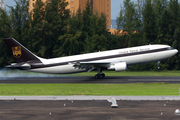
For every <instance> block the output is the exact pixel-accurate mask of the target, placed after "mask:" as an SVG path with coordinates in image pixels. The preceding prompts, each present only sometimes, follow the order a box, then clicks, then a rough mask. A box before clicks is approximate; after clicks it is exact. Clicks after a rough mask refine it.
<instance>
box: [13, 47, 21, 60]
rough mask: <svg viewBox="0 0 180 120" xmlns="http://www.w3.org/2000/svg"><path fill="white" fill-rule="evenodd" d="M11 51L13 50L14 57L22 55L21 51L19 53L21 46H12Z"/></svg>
mask: <svg viewBox="0 0 180 120" xmlns="http://www.w3.org/2000/svg"><path fill="white" fill-rule="evenodd" d="M12 52H13V56H14V57H15V58H19V57H21V55H22V53H21V46H16V47H12Z"/></svg>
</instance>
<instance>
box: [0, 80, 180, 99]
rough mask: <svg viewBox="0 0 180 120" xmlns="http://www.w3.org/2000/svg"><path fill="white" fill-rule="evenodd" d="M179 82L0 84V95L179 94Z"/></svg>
mask: <svg viewBox="0 0 180 120" xmlns="http://www.w3.org/2000/svg"><path fill="white" fill-rule="evenodd" d="M179 88H180V85H179V84H166V83H146V84H143V83H137V84H0V95H3V96H6V95H10V96H11V95H19V96H20V95H21V96H22V95H28V96H33V95H35V96H36V95H60V96H61V95H133V96H135V95H140V96H147V95H148V96H154V95H167V96H177V95H179Z"/></svg>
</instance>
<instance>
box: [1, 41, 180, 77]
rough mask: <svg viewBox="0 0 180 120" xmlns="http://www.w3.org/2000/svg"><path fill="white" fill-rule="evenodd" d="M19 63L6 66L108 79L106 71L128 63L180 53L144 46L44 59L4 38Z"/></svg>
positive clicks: (164, 46)
mask: <svg viewBox="0 0 180 120" xmlns="http://www.w3.org/2000/svg"><path fill="white" fill-rule="evenodd" d="M3 41H4V43H5V44H6V46H7V48H8V49H9V50H10V51H11V53H12V55H13V57H14V58H15V61H16V63H11V65H8V66H6V67H8V68H12V69H20V70H28V71H31V72H38V73H49V74H70V73H79V72H90V71H93V70H97V74H96V75H95V78H100V79H102V78H104V77H105V74H104V73H102V71H103V70H110V71H116V72H120V71H126V70H127V68H128V66H131V65H137V64H143V63H150V62H156V61H158V62H159V61H161V60H164V59H167V58H169V57H172V56H174V55H175V54H176V53H178V50H177V49H174V48H172V47H171V46H168V45H159V44H156V45H144V46H138V47H130V48H123V49H116V50H108V51H99V52H94V53H88V54H80V55H73V56H66V57H59V58H51V59H44V58H41V57H38V56H36V55H34V54H33V53H32V52H31V51H29V50H28V49H27V48H25V47H24V46H23V45H21V44H20V43H19V42H18V41H16V40H15V39H14V38H6V39H3Z"/></svg>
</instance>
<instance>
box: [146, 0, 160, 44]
mask: <svg viewBox="0 0 180 120" xmlns="http://www.w3.org/2000/svg"><path fill="white" fill-rule="evenodd" d="M156 38H157V26H156V17H155V12H154V9H153V4H152V2H151V0H147V1H146V4H145V7H144V10H143V40H144V42H143V44H149V43H151V44H153V43H155V40H156Z"/></svg>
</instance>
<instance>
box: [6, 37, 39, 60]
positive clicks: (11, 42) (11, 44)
mask: <svg viewBox="0 0 180 120" xmlns="http://www.w3.org/2000/svg"><path fill="white" fill-rule="evenodd" d="M3 41H4V43H5V44H6V46H7V47H8V49H9V50H10V52H11V53H12V55H13V57H14V58H15V61H16V62H17V63H20V62H41V61H40V59H39V58H38V57H37V56H36V55H34V54H33V53H32V52H31V51H29V50H28V49H27V48H25V47H24V46H23V45H21V44H20V43H19V42H18V41H16V40H15V39H14V38H6V39H3Z"/></svg>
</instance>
